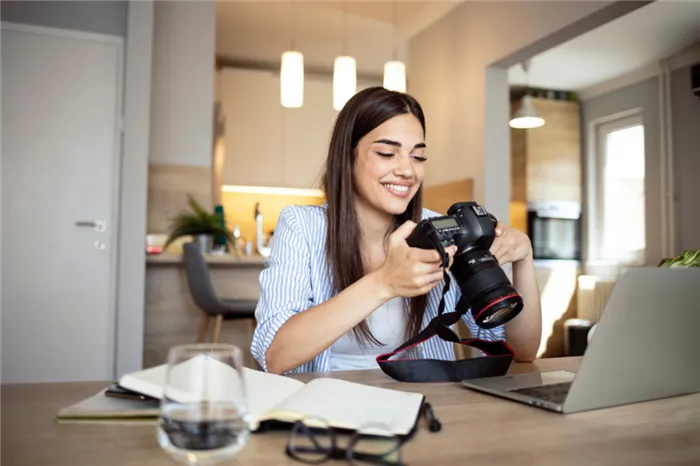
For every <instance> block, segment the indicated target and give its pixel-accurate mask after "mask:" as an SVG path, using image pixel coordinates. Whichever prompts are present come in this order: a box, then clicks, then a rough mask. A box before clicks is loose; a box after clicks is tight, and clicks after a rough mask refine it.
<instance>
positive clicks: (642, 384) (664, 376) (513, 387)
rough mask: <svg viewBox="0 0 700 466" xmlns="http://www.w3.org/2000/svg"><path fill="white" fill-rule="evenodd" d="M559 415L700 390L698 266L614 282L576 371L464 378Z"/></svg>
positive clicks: (644, 272) (647, 271)
mask: <svg viewBox="0 0 700 466" xmlns="http://www.w3.org/2000/svg"><path fill="white" fill-rule="evenodd" d="M461 384H462V385H463V386H464V387H467V388H469V389H473V390H478V391H481V392H485V393H489V394H492V395H496V396H499V397H503V398H508V399H511V400H515V401H519V402H522V403H527V404H530V405H532V406H536V407H539V408H543V409H547V410H551V411H555V412H558V413H576V412H581V411H589V410H594V409H600V408H607V407H612V406H620V405H627V404H631V403H638V402H643V401H649V400H656V399H660V398H668V397H673V396H679V395H685V394H690V393H697V392H700V268H675V269H672V268H651V267H641V268H632V269H629V270H626V271H624V272H623V273H622V274H621V275H620V276H619V278H618V280H617V282H616V283H615V285H614V287H613V289H612V291H611V293H610V296H609V298H608V301H607V303H606V306H605V310H604V312H603V313H602V317H601V319H600V321H599V323H598V325H597V327H596V329H595V332H594V334H593V335H592V337H591V341H590V343H589V345H588V347H587V348H586V352H585V354H584V356H583V357H582V360H581V364H580V366H579V369H578V371H577V372H576V373H575V374H574V373H571V372H567V371H552V372H543V373H536V374H518V375H505V376H499V377H486V378H479V379H470V380H464V381H462V382H461Z"/></svg>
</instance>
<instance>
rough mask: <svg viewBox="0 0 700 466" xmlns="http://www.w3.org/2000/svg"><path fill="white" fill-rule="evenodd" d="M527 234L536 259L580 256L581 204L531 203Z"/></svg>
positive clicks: (574, 258)
mask: <svg viewBox="0 0 700 466" xmlns="http://www.w3.org/2000/svg"><path fill="white" fill-rule="evenodd" d="M527 227H528V235H529V236H530V241H531V243H532V252H533V258H534V259H557V260H577V261H578V260H581V204H579V203H575V202H563V201H562V202H541V203H530V204H528V212H527Z"/></svg>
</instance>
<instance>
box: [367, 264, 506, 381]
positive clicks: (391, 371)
mask: <svg viewBox="0 0 700 466" xmlns="http://www.w3.org/2000/svg"><path fill="white" fill-rule="evenodd" d="M443 257H444V260H443V271H444V272H443V273H444V276H445V286H444V287H443V289H442V297H441V298H440V304H439V306H438V315H437V316H436V317H435V318H434V319H433V320H431V321H430V323H429V324H428V326H427V327H426V328H425V329H423V330H422V331H421V332H419V333H418V334H417V335H415V336H414V337H413V338H411V339H409V340H408V341H407V342H405V343H404V344H402V345H401V346H399V347H398V348H396V349H395V350H394V351H392V352H390V353H385V354H381V355H379V356H377V363H378V364H379V367H380V369H382V371H384V373H385V374H387V375H388V376H390V377H392V378H393V379H396V380H398V381H401V382H459V381H461V380H466V379H474V378H479V377H494V376H500V375H504V374H505V373H506V372H507V371H508V368H509V367H510V363H511V362H512V360H513V356H514V353H513V350H512V349H511V348H510V347H509V346H508V345H507V344H506V343H505V342H504V341H488V340H481V339H479V338H465V339H461V338H459V337H458V336H457V334H456V333H455V332H454V331H452V329H451V328H450V326H452V325H454V324H455V323H457V322H459V320H460V319H461V318H462V316H463V315H464V314H465V313H466V312H467V310H468V309H467V308H462V309H460V308H459V306H457V310H455V311H454V312H448V313H443V311H444V309H445V295H446V294H447V292H448V290H449V289H450V275H449V274H448V273H447V261H448V260H449V259H448V257H447V254H444V255H443ZM435 336H438V337H440V338H441V339H443V340H445V341H449V342H452V343H458V344H461V345H464V346H467V347H471V348H476V349H478V350H480V351H482V352H483V353H484V354H486V356H483V357H478V358H467V359H460V360H454V361H447V360H441V359H410V358H400V357H399V358H398V359H391V358H392V357H394V356H396V355H398V354H399V353H403V352H405V351H409V350H410V349H412V348H414V347H415V346H418V345H420V344H421V343H423V342H425V341H427V340H429V339H431V338H433V337H435Z"/></svg>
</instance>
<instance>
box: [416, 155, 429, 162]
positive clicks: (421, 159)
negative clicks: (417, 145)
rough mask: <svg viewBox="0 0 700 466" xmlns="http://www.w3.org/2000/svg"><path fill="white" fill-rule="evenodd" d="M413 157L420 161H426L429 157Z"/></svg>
mask: <svg viewBox="0 0 700 466" xmlns="http://www.w3.org/2000/svg"><path fill="white" fill-rule="evenodd" d="M413 158H414V159H416V160H418V161H419V162H425V161H426V160H428V158H427V157H423V156H422V155H414V156H413Z"/></svg>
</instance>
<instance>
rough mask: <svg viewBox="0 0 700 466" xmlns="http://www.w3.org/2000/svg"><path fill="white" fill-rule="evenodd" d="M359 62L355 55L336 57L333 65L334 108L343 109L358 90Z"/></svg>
mask: <svg viewBox="0 0 700 466" xmlns="http://www.w3.org/2000/svg"><path fill="white" fill-rule="evenodd" d="M356 68H357V64H356V62H355V59H354V58H353V57H349V56H340V57H336V58H335V62H334V65H333V108H334V109H335V110H341V109H342V108H343V106H344V105H345V103H346V102H347V101H348V100H350V98H351V97H352V96H354V95H355V93H356V92H357V74H356V73H357V70H356Z"/></svg>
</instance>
